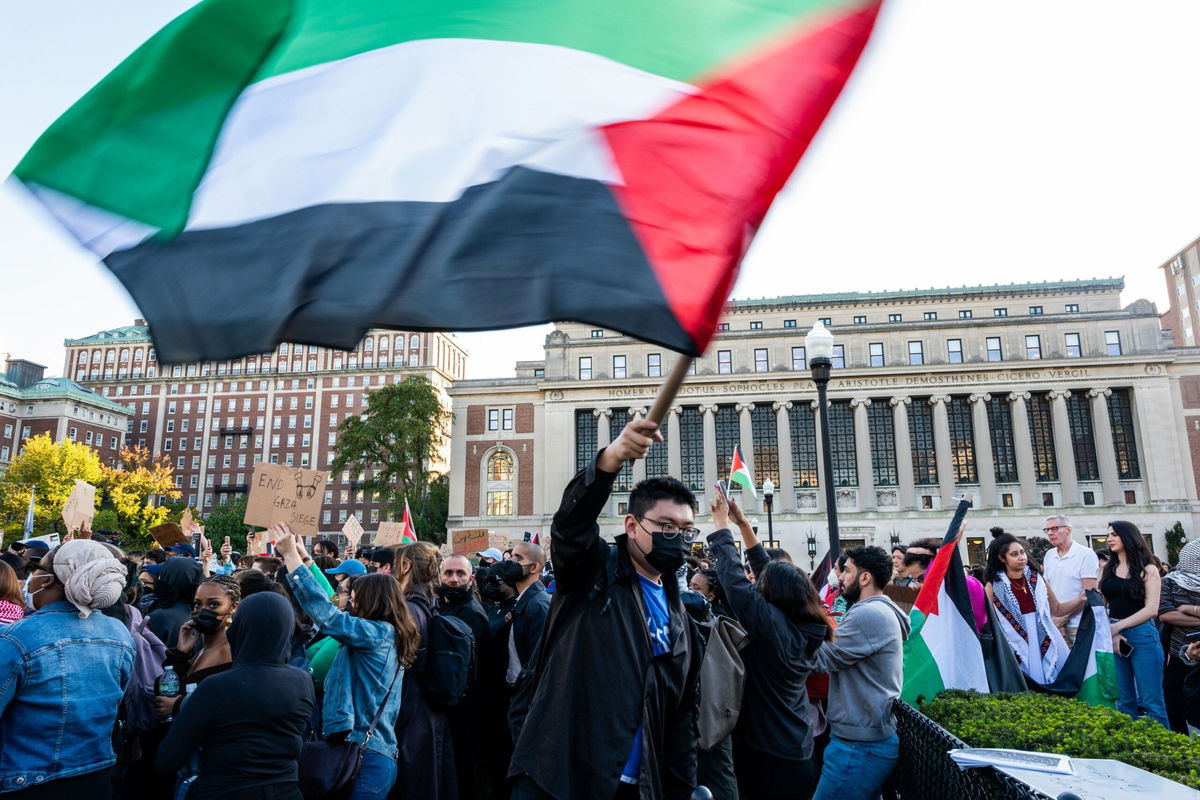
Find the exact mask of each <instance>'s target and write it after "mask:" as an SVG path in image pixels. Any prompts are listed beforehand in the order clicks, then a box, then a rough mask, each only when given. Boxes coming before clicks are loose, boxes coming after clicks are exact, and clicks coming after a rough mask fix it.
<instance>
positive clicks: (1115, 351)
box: [1104, 331, 1121, 356]
mask: <svg viewBox="0 0 1200 800" xmlns="http://www.w3.org/2000/svg"><path fill="white" fill-rule="evenodd" d="M1104 353H1105V355H1110V356H1119V355H1121V332H1120V331H1105V332H1104Z"/></svg>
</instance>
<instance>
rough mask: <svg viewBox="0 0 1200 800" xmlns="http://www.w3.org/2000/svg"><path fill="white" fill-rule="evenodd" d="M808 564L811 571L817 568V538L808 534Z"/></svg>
mask: <svg viewBox="0 0 1200 800" xmlns="http://www.w3.org/2000/svg"><path fill="white" fill-rule="evenodd" d="M808 564H809V567H808V568H809V569H816V568H817V537H815V536H813V535H812V533H809V534H808Z"/></svg>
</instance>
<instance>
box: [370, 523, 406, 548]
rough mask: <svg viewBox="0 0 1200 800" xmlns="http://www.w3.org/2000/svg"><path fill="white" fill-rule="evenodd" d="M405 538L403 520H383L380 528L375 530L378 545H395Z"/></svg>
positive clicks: (376, 544)
mask: <svg viewBox="0 0 1200 800" xmlns="http://www.w3.org/2000/svg"><path fill="white" fill-rule="evenodd" d="M403 539H404V523H403V522H381V523H379V530H377V531H375V542H374V544H375V546H376V547H395V546H396V545H398V544H401V543H402V542H403Z"/></svg>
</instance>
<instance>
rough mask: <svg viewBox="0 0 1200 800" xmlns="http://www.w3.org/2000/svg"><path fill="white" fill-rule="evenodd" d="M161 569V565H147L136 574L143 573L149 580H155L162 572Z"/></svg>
mask: <svg viewBox="0 0 1200 800" xmlns="http://www.w3.org/2000/svg"><path fill="white" fill-rule="evenodd" d="M162 568H163V565H162V564H147V565H146V566H144V567H142V568H141V569H140V570H138V572H145V573H147V574H148V575H149V576H150V577H151V578H157V577H158V573H160V572H162Z"/></svg>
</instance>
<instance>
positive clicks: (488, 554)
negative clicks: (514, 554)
mask: <svg viewBox="0 0 1200 800" xmlns="http://www.w3.org/2000/svg"><path fill="white" fill-rule="evenodd" d="M476 555H477V556H479V557H480V558H490V559H492V561H500V560H502V559H503V558H504V553H501V552H500V551H499V550H498V549H496V548H495V547H489V548H488V549H487V550H484V551H483V552H481V553H476Z"/></svg>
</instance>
